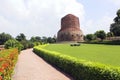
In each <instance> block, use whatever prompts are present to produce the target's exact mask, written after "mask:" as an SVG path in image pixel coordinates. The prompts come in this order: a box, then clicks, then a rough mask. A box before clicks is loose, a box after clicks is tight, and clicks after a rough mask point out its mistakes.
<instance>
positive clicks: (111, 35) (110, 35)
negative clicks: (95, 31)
mask: <svg viewBox="0 0 120 80" xmlns="http://www.w3.org/2000/svg"><path fill="white" fill-rule="evenodd" d="M106 36H107V37H113V36H114V34H113V33H112V32H108V33H107V34H106Z"/></svg>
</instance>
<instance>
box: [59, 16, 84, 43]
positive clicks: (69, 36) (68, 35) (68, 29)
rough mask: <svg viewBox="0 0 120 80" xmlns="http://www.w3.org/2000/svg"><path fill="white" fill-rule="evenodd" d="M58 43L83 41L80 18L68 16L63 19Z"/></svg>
mask: <svg viewBox="0 0 120 80" xmlns="http://www.w3.org/2000/svg"><path fill="white" fill-rule="evenodd" d="M57 41H58V42H61V41H79V42H80V41H83V33H82V30H80V24H79V18H78V17H76V16H74V15H72V14H68V15H66V16H65V17H63V18H62V19H61V29H60V30H59V31H58V35H57Z"/></svg>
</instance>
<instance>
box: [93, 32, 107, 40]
mask: <svg viewBox="0 0 120 80" xmlns="http://www.w3.org/2000/svg"><path fill="white" fill-rule="evenodd" d="M95 35H96V37H97V38H100V39H101V40H103V39H105V38H106V33H105V31H104V30H99V31H96V32H95Z"/></svg>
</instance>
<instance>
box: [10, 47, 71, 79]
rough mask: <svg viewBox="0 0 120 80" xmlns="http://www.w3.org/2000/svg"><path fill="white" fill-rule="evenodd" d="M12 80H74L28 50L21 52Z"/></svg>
mask: <svg viewBox="0 0 120 80" xmlns="http://www.w3.org/2000/svg"><path fill="white" fill-rule="evenodd" d="M12 80H72V79H70V78H69V77H67V76H66V75H64V74H63V73H61V72H60V71H58V70H56V69H55V68H54V67H52V66H51V65H49V64H48V63H46V62H45V61H44V60H43V59H42V58H40V57H38V56H37V55H36V54H34V53H33V52H32V49H27V50H24V51H22V52H21V54H20V55H19V58H18V62H17V64H16V67H15V70H14V75H13V76H12Z"/></svg>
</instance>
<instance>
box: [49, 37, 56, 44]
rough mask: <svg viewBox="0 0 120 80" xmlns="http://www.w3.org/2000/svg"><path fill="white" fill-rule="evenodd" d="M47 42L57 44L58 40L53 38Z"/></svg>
mask: <svg viewBox="0 0 120 80" xmlns="http://www.w3.org/2000/svg"><path fill="white" fill-rule="evenodd" d="M47 42H48V43H55V42H56V39H55V38H52V37H48V38H47Z"/></svg>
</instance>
